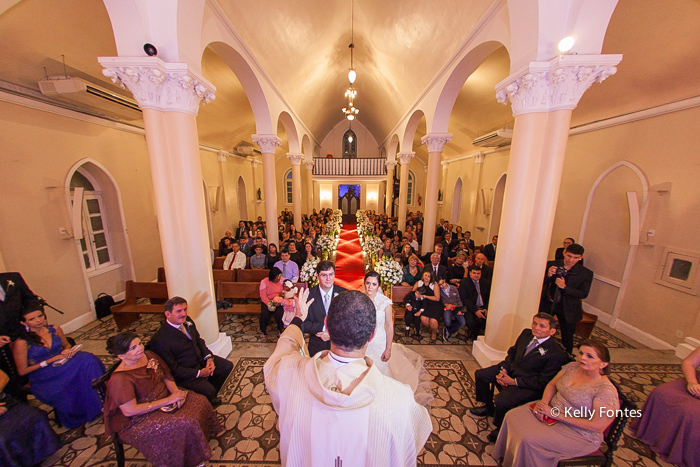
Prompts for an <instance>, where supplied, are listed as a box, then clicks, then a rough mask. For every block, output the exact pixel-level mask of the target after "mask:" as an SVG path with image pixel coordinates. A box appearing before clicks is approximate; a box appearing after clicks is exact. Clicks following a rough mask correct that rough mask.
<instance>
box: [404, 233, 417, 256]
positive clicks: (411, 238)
mask: <svg viewBox="0 0 700 467" xmlns="http://www.w3.org/2000/svg"><path fill="white" fill-rule="evenodd" d="M406 241H407V242H408V244H409V245H411V247H413V251H414V252H415V251H418V242H417V241H416V240H415V235H414V233H413V231H410V232H406Z"/></svg>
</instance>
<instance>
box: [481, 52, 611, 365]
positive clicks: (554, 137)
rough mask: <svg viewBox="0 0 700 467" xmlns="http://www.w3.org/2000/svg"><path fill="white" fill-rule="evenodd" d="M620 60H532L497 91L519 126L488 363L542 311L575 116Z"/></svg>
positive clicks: (485, 345)
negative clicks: (591, 89)
mask: <svg viewBox="0 0 700 467" xmlns="http://www.w3.org/2000/svg"><path fill="white" fill-rule="evenodd" d="M621 58H622V56H621V55H594V56H591V55H588V56H586V55H565V56H561V57H557V58H555V59H553V60H551V61H549V62H531V63H530V66H529V67H526V68H525V69H523V70H521V71H519V72H518V73H515V74H514V75H511V76H510V77H508V78H507V79H505V80H504V81H502V82H501V83H499V84H498V85H497V86H496V89H497V91H498V92H497V94H496V96H497V99H498V101H499V102H501V103H503V104H506V103H507V102H508V101H510V102H511V108H512V110H513V115H514V116H515V126H514V130H513V143H512V144H511V151H510V160H509V163H508V181H507V182H506V190H505V195H504V199H503V212H502V217H501V219H502V220H501V226H500V229H499V235H498V249H497V250H496V265H495V269H494V277H493V287H492V289H491V300H490V303H489V319H488V320H487V322H486V336H485V339H483V340H482V339H480V340H479V341H477V342H476V343H475V345H474V356H475V357H476V359H477V361H478V362H479V363H480V364H481V365H482V366H483V365H487V364H491V363H492V362H494V361H497V360H500V358H501V357H502V356H503V354H504V352H505V351H506V350H507V349H508V347H509V346H510V345H512V343H513V342H515V339H516V337H517V336H518V334H520V332H521V331H522V329H523V328H524V327H527V326H529V325H530V322H531V320H532V316H533V315H534V314H535V313H536V312H537V309H538V305H539V299H540V292H541V290H542V277H543V276H544V269H545V266H546V262H547V251H548V249H549V243H550V240H551V236H552V226H553V224H554V213H555V210H556V207H557V202H558V197H559V187H560V185H561V174H562V169H563V165H564V156H565V150H566V143H567V140H568V135H569V122H570V119H571V113H572V111H573V109H574V108H575V107H576V105H577V103H578V101H579V99H580V98H581V96H582V95H583V93H584V92H585V91H586V89H588V88H589V87H590V86H591V85H592V84H593V83H594V82H595V81H598V82H601V81H603V80H604V79H606V78H607V77H608V76H610V75H612V74H614V73H615V72H616V71H617V69H616V68H615V65H617V64H618V63H619V62H620V60H621ZM522 245H527V248H522ZM501 264H505V266H501Z"/></svg>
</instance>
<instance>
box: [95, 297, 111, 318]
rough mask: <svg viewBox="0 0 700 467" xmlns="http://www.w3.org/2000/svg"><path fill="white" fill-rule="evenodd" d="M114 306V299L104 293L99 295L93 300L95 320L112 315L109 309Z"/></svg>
mask: <svg viewBox="0 0 700 467" xmlns="http://www.w3.org/2000/svg"><path fill="white" fill-rule="evenodd" d="M115 304H116V302H115V301H114V298H113V297H112V296H111V295H108V294H106V293H101V294H99V295H98V296H97V299H96V300H95V314H96V315H97V319H101V318H104V317H105V316H109V315H111V314H112V310H111V308H112V307H113V306H114V305H115Z"/></svg>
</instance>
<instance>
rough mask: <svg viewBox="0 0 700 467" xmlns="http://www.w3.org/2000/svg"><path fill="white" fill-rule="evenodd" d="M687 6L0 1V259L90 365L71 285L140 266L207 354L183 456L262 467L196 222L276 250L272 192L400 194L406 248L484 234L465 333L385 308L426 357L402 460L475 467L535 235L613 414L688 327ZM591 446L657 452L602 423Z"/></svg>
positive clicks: (80, 301) (97, 461)
mask: <svg viewBox="0 0 700 467" xmlns="http://www.w3.org/2000/svg"><path fill="white" fill-rule="evenodd" d="M699 20H700V2H698V1H697V0H666V1H661V0H648V1H645V2H643V3H641V2H638V1H635V0H594V1H590V0H589V1H583V0H468V1H464V0H446V1H440V2H427V1H424V0H412V1H408V2H407V1H397V0H385V1H382V2H373V1H371V0H330V1H328V0H326V1H321V0H303V1H302V0H288V1H280V0H278V1H267V2H259V1H258V2H255V1H249V0H243V1H236V2H227V1H225V0H180V1H170V2H163V1H156V0H103V1H100V0H70V1H67V0H61V1H55V0H52V1H49V0H3V1H0V42H2V44H4V46H3V52H2V53H1V54H0V148H2V151H0V166H1V167H2V170H0V193H1V195H2V196H0V199H2V203H0V271H3V272H5V271H8V272H9V271H16V272H20V273H21V274H22V276H23V277H24V279H25V280H26V282H27V284H28V285H29V287H30V288H31V289H32V290H33V291H34V292H35V293H36V294H38V295H40V296H41V297H43V298H44V299H45V300H46V301H47V302H48V303H49V304H51V305H52V306H54V307H56V308H58V309H59V310H61V311H63V312H64V314H58V313H55V312H53V311H51V310H48V311H47V315H48V319H49V322H50V323H52V324H57V325H60V326H61V327H62V328H63V329H64V331H65V332H66V334H67V335H69V336H70V337H73V338H74V339H75V340H76V342H78V343H80V344H83V345H84V350H87V351H89V352H92V353H94V354H95V355H97V356H98V357H99V358H100V359H101V360H103V361H104V363H105V364H109V363H111V362H112V357H111V356H109V355H108V354H107V352H106V350H105V342H106V339H107V338H108V337H109V336H110V335H112V334H114V333H116V332H117V326H116V324H115V322H114V320H113V319H112V318H111V317H106V318H101V319H97V318H96V313H95V305H94V301H95V299H97V298H98V296H99V295H100V294H102V293H106V294H108V295H111V296H113V297H114V298H115V300H117V301H119V300H123V299H124V298H125V292H126V282H127V281H137V282H151V281H156V280H157V279H158V269H159V268H165V270H166V271H167V272H168V273H167V277H168V279H167V282H168V291H169V293H170V295H181V296H183V297H188V299H189V301H190V316H192V318H193V319H194V320H195V321H196V323H197V326H198V328H200V332H201V334H202V337H204V338H205V340H206V342H207V344H208V345H210V348H211V349H212V350H214V351H215V353H217V354H219V355H222V354H223V355H222V356H223V357H227V358H228V359H229V360H231V361H232V362H233V363H234V370H233V373H232V374H231V376H230V378H229V380H228V381H227V383H226V385H225V387H224V389H223V390H222V394H221V395H222V398H223V399H224V403H223V404H222V405H221V406H219V407H217V408H216V412H217V417H218V418H219V420H220V421H222V424H223V425H224V426H225V429H226V431H225V432H224V433H223V434H221V435H220V436H218V437H216V438H214V439H213V440H211V441H210V447H211V449H212V459H211V461H210V464H211V465H218V466H253V465H255V466H273V465H280V460H279V451H278V449H277V446H278V443H279V432H278V431H277V428H276V422H277V417H276V414H275V412H274V410H273V408H272V405H271V403H270V398H269V396H268V395H267V393H266V390H265V386H264V382H263V376H262V365H263V364H264V363H265V360H266V359H267V357H269V356H270V354H271V353H272V351H273V350H274V347H275V342H276V337H275V338H270V339H268V340H267V341H265V340H261V339H260V332H259V329H258V326H257V322H258V321H257V317H256V316H252V315H229V316H227V317H226V318H225V319H224V320H223V321H222V322H221V323H219V322H218V321H217V307H216V299H215V298H214V297H215V290H216V289H215V287H216V285H215V283H214V279H213V276H212V272H211V271H212V268H211V262H210V250H211V249H215V248H217V247H218V244H219V239H220V238H221V237H222V236H223V234H224V232H225V231H226V230H235V228H236V227H237V226H238V222H239V220H256V219H258V217H261V218H262V219H263V220H264V221H265V222H266V223H267V226H268V229H267V230H268V232H267V235H268V236H267V241H268V242H269V243H276V244H279V242H280V238H279V237H278V233H277V232H276V227H277V216H279V214H280V212H281V211H283V210H288V211H290V212H292V213H294V217H295V223H299V222H300V219H301V217H302V215H304V214H310V213H311V212H312V211H314V210H315V211H319V210H321V209H324V208H331V209H341V208H343V207H344V206H343V205H342V195H341V194H340V192H339V190H340V187H341V185H348V184H352V185H358V186H359V187H360V188H359V206H356V208H359V209H364V210H371V211H375V212H376V213H378V214H384V213H387V214H388V215H389V217H396V218H397V220H398V224H399V226H403V225H405V223H406V215H407V212H417V211H421V212H422V213H423V215H424V218H425V222H424V229H425V232H426V235H424V237H423V243H422V245H421V247H422V250H423V253H425V252H429V251H431V250H432V248H433V246H434V240H433V235H432V232H433V230H434V229H435V228H436V224H437V222H439V220H440V219H444V220H447V221H449V222H450V223H452V224H454V225H455V226H457V225H458V226H461V227H462V229H463V230H465V231H467V230H469V231H470V232H471V238H472V239H473V240H474V241H475V243H476V245H486V244H488V243H490V242H491V239H492V237H493V236H494V235H498V237H499V240H498V250H497V251H498V252H500V253H498V256H497V259H496V262H495V265H494V278H493V288H492V303H491V307H490V309H489V312H490V314H489V318H490V319H489V321H488V322H487V327H486V331H485V335H484V336H482V337H480V338H479V339H478V340H477V341H475V342H474V343H472V342H468V341H467V339H466V335H464V336H462V335H459V336H456V337H457V338H456V339H453V340H451V341H450V342H448V343H445V342H441V341H440V340H438V342H437V343H436V344H435V345H428V341H427V340H426V339H423V340H416V339H413V338H411V337H403V332H402V331H401V329H400V328H401V325H400V324H401V323H400V321H399V323H398V324H397V329H398V331H397V333H396V337H395V341H396V342H400V343H403V344H405V345H407V346H409V347H410V348H412V349H414V350H415V351H416V352H418V353H419V354H421V355H422V356H423V357H424V359H425V366H426V369H427V370H428V372H429V373H430V374H431V375H432V377H433V385H434V394H435V401H434V402H433V406H432V409H431V412H430V414H431V420H432V422H433V433H432V434H431V436H430V438H429V440H428V442H427V443H426V445H425V447H424V449H423V450H422V451H421V453H420V455H419V456H418V464H419V465H426V466H438V465H499V463H498V461H497V460H494V459H493V457H491V453H492V449H493V444H490V443H489V442H488V441H487V439H486V435H487V434H488V433H489V432H490V431H491V429H492V427H490V426H489V422H488V421H487V420H486V419H479V418H475V417H473V416H471V415H470V414H469V409H470V408H472V407H474V406H475V405H476V401H475V399H474V371H475V370H477V369H479V368H481V367H484V366H486V365H490V364H492V363H495V362H498V361H500V359H501V358H502V356H503V355H504V354H505V351H506V350H507V349H508V347H510V345H512V343H513V342H514V341H515V339H516V338H517V336H518V335H519V333H520V331H521V330H522V329H523V328H525V327H528V326H529V323H530V320H531V317H532V315H533V314H534V313H535V312H536V310H537V303H538V300H539V296H540V292H541V286H542V278H543V273H544V270H545V264H546V262H547V260H549V259H553V258H554V254H555V250H556V249H557V248H559V247H560V246H561V242H562V239H564V238H566V237H572V238H575V239H576V242H577V243H580V244H581V245H583V246H584V247H585V255H584V256H585V266H586V267H587V268H589V269H591V270H593V271H594V273H595V276H594V280H593V284H592V287H591V290H590V293H589V295H588V297H587V298H586V299H585V300H584V301H583V309H584V311H585V312H586V313H589V314H591V315H595V316H596V317H597V323H596V326H595V328H594V330H593V335H592V336H593V337H594V338H596V339H599V340H601V341H602V342H603V343H604V344H605V345H607V346H608V348H609V349H610V351H611V356H612V364H611V366H612V369H613V371H612V375H611V377H610V378H611V380H613V381H614V382H615V383H616V384H618V386H619V387H620V388H622V390H623V391H625V393H626V394H627V395H628V396H631V397H633V398H634V399H635V400H636V401H637V403H638V405H639V406H640V407H641V405H642V403H643V402H644V400H645V398H646V397H647V396H648V394H649V393H650V392H651V390H652V389H653V388H655V387H656V386H658V385H660V384H662V383H664V382H668V381H671V380H673V379H676V378H678V377H680V376H681V369H680V362H681V359H682V358H683V357H685V356H686V355H688V354H689V353H690V352H691V351H692V350H693V349H694V348H697V347H698V346H700V298H699V296H698V292H699V291H700V274H699V273H698V266H699V265H700V240H699V238H698V235H697V232H698V230H699V229H700V215H699V214H700V205H699V203H698V200H700V184H698V183H697V180H699V179H700V164H698V154H697V148H698V146H700V132H698V131H697V128H698V122H700V81H699V80H698V79H697V76H698V75H700V60H698V53H697V51H698V48H699V47H700V28H698V27H697V24H698V21H699ZM565 37H572V38H573V40H574V42H573V47H571V48H570V49H568V50H564V51H562V50H561V49H558V45H559V44H560V40H561V39H563V38H565ZM144 45H150V48H149V47H145V46H144ZM349 69H352V70H354V71H355V72H356V79H355V80H354V82H352V81H350V82H349V78H348V70H349ZM348 87H350V94H351V97H348ZM355 110H357V112H355ZM348 116H350V117H352V119H349V118H348ZM349 138H350V139H349ZM297 228H299V226H297ZM400 228H401V227H400ZM162 320H163V317H162V315H141V319H140V320H138V321H136V322H134V323H132V324H130V325H129V329H131V330H134V331H136V332H137V333H138V334H139V335H141V336H144V337H148V336H150V335H152V334H153V333H154V332H155V330H156V329H157V328H158V327H159V326H160V323H161V322H162ZM579 338H580V336H577V337H576V339H577V342H578V339H579ZM46 409H47V410H50V408H46ZM55 429H56V432H57V433H59V435H60V436H61V441H62V442H63V443H64V447H63V448H62V449H61V450H59V451H58V453H56V454H55V455H54V456H53V457H51V458H49V459H47V460H46V461H45V462H44V463H43V464H42V465H44V466H53V465H56V466H58V465H62V466H63V465H65V466H69V465H70V466H113V465H116V464H115V457H114V456H115V455H114V451H113V449H112V445H111V443H110V442H109V440H108V438H107V437H106V436H105V434H104V427H103V426H102V423H101V421H100V420H99V419H98V420H95V421H93V422H90V423H88V424H86V425H84V426H82V427H79V428H75V429H66V428H62V427H60V426H56V427H55ZM126 459H127V463H126V465H128V466H130V467H135V466H144V465H150V464H148V463H146V461H145V459H144V457H143V456H142V455H141V454H140V453H139V452H138V451H137V450H135V449H132V448H129V446H126ZM614 462H615V463H614V465H618V466H630V467H632V466H641V465H645V466H654V465H658V466H665V465H670V464H668V463H666V462H664V460H662V459H661V458H660V457H659V456H658V455H657V454H656V453H654V452H653V451H652V450H650V448H649V447H648V446H646V445H644V444H643V443H641V442H640V441H638V440H636V439H635V438H634V437H633V436H632V435H631V434H630V433H629V432H627V431H626V432H625V434H624V435H623V437H622V439H621V441H620V444H619V447H618V450H617V451H616V453H615V461H614Z"/></svg>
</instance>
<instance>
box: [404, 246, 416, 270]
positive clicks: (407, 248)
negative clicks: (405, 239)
mask: <svg viewBox="0 0 700 467" xmlns="http://www.w3.org/2000/svg"><path fill="white" fill-rule="evenodd" d="M412 254H414V253H413V247H412V246H411V245H409V244H408V243H404V244H403V246H402V247H401V266H408V259H409V258H410V257H411V255H412Z"/></svg>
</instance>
